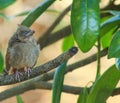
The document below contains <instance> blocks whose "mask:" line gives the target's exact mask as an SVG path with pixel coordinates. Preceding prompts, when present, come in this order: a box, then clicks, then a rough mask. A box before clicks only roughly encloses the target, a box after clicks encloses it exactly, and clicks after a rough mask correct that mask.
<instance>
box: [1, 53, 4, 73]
mask: <svg viewBox="0 0 120 103" xmlns="http://www.w3.org/2000/svg"><path fill="white" fill-rule="evenodd" d="M3 66H4V58H3V55H2V53H1V52H0V73H2V71H3V69H4V68H3Z"/></svg>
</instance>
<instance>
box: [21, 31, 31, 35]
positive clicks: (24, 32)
mask: <svg viewBox="0 0 120 103" xmlns="http://www.w3.org/2000/svg"><path fill="white" fill-rule="evenodd" d="M27 33H29V31H21V34H23V35H25V34H27Z"/></svg>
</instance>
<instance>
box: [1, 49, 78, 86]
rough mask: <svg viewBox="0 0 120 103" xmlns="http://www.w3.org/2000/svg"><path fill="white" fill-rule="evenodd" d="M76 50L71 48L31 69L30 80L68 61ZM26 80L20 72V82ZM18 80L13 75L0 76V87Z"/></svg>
mask: <svg viewBox="0 0 120 103" xmlns="http://www.w3.org/2000/svg"><path fill="white" fill-rule="evenodd" d="M77 51H78V49H77V48H76V47H72V48H71V49H69V50H68V51H66V52H64V53H63V54H61V55H59V56H58V57H56V58H55V59H53V60H51V61H49V62H47V63H45V64H43V65H40V66H38V67H35V68H34V69H32V71H31V74H30V77H29V79H30V78H33V77H36V76H38V75H41V74H44V73H46V72H48V71H50V70H52V69H54V68H56V67H57V66H59V65H60V64H61V63H63V62H64V61H67V60H69V59H70V58H71V57H72V56H73V55H75V54H76V53H77ZM27 79H28V75H27V73H25V72H22V76H20V80H21V81H25V80H27ZM17 82H18V80H16V79H15V74H12V75H0V85H8V84H14V83H17Z"/></svg>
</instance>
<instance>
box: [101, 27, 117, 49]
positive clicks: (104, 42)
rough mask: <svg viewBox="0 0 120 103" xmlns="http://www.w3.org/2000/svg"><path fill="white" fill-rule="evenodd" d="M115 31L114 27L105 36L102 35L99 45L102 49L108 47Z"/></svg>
mask: <svg viewBox="0 0 120 103" xmlns="http://www.w3.org/2000/svg"><path fill="white" fill-rule="evenodd" d="M115 31H116V27H115V28H112V29H111V30H110V31H109V32H108V33H107V34H106V35H104V36H103V37H102V38H101V43H102V47H103V48H107V47H109V45H110V42H111V39H112V36H113V34H114V32H115Z"/></svg>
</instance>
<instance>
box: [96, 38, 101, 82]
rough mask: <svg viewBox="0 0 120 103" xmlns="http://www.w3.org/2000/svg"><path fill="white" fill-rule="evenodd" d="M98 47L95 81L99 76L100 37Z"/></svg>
mask: <svg viewBox="0 0 120 103" xmlns="http://www.w3.org/2000/svg"><path fill="white" fill-rule="evenodd" d="M97 41H98V46H97V50H98V53H97V73H96V80H97V79H98V77H99V76H100V67H101V66H100V64H101V62H100V47H101V45H100V36H98V40H97Z"/></svg>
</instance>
